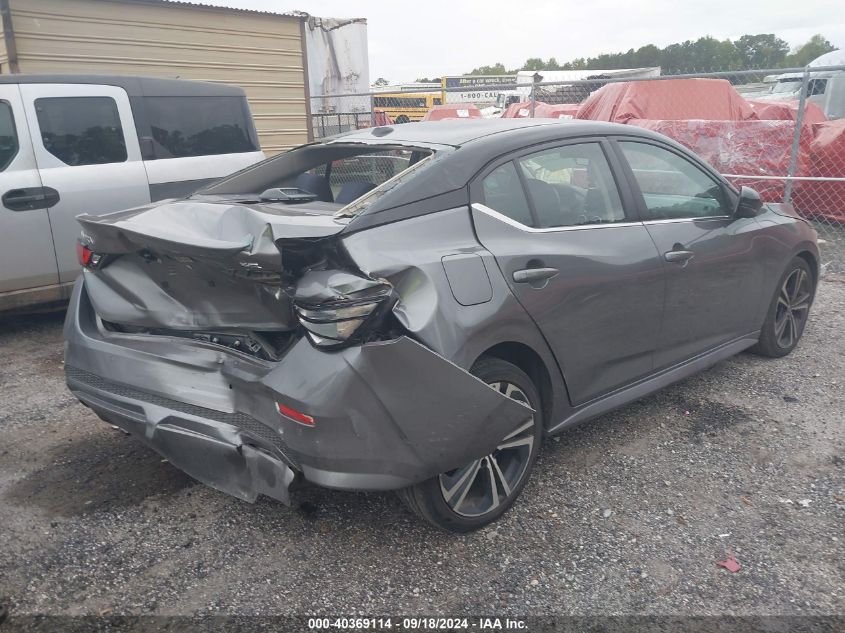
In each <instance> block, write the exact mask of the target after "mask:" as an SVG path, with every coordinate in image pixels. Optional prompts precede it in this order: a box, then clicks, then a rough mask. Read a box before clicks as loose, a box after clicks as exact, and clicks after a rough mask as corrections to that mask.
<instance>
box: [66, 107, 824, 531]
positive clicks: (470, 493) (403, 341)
mask: <svg viewBox="0 0 845 633" xmlns="http://www.w3.org/2000/svg"><path fill="white" fill-rule="evenodd" d="M79 221H80V222H81V223H82V226H83V234H82V237H81V239H80V243H79V246H78V253H79V258H80V262H81V263H82V265H83V266H84V274H83V275H82V277H81V278H80V280H79V281H78V282H77V284H76V287H75V291H74V295H73V299H72V302H71V306H70V310H69V312H68V317H67V323H66V327H65V336H66V339H67V343H66V363H65V367H66V372H67V382H68V386H69V387H70V389H71V390H72V391H73V392H74V394H75V395H76V396H77V397H78V398H79V399H80V400H81V401H82V402H83V403H85V404H86V405H88V406H89V407H90V408H91V409H92V410H93V411H94V412H95V413H96V414H97V415H99V416H100V417H101V418H103V419H104V420H106V421H108V422H110V423H111V424H114V425H117V426H119V427H121V428H123V429H125V430H126V431H128V432H129V433H131V434H133V435H134V436H135V437H137V438H138V439H139V440H140V441H142V442H144V443H146V444H147V445H149V446H150V447H151V448H153V449H154V450H156V451H158V452H159V453H161V454H162V455H163V456H165V457H166V458H167V459H168V460H169V461H170V462H171V463H172V464H174V465H175V466H177V467H178V468H181V469H183V470H184V471H185V472H187V473H188V474H190V475H191V476H193V477H195V478H196V479H198V480H200V481H202V482H205V483H206V484H208V485H210V486H213V487H214V488H217V489H219V490H222V491H224V492H227V493H230V494H232V495H235V496H237V497H239V498H241V499H244V500H246V501H254V500H255V499H256V497H257V496H258V495H259V494H263V495H267V496H269V497H272V498H274V499H278V500H280V501H282V502H284V503H287V504H289V503H290V492H289V488H290V486H291V484H292V483H294V482H295V481H298V480H304V481H308V482H311V483H313V484H317V485H321V486H326V487H330V488H338V489H352V490H389V489H392V490H397V491H398V492H399V494H400V496H401V497H402V498H403V499H404V500H405V501H406V503H407V505H408V506H409V507H410V508H411V510H413V511H414V512H416V513H417V514H418V515H419V516H421V517H422V518H424V519H426V520H428V521H430V522H431V523H433V524H435V525H437V526H440V527H442V528H445V529H448V530H454V531H461V532H464V531H469V530H474V529H477V528H479V527H481V526H484V525H487V524H489V523H490V522H491V521H494V520H495V519H496V518H498V517H499V516H501V515H502V513H504V512H505V511H506V510H507V509H508V508H509V507H510V506H511V505H512V504H513V502H514V500H515V499H516V498H517V497H518V495H519V494H520V492H521V490H522V489H523V487H524V486H525V483H526V480H527V479H528V477H529V475H530V473H531V470H532V469H533V467H534V464H535V461H536V458H537V452H538V450H539V448H540V444H541V441H542V440H543V438H544V437H546V436H548V435H550V434H554V433H558V432H560V431H562V430H564V429H566V428H568V427H571V426H572V425H575V424H578V423H580V422H583V421H585V420H588V419H590V418H593V417H595V416H598V415H601V414H602V413H605V412H607V411H609V410H611V409H613V408H615V407H618V406H620V405H623V404H625V403H627V402H630V401H632V400H634V399H637V398H640V397H642V396H644V395H646V394H648V393H651V392H653V391H655V390H657V389H660V388H661V387H663V386H665V385H667V384H669V383H671V382H674V381H676V380H679V379H682V378H684V377H686V376H689V375H691V374H694V373H695V372H698V371H700V370H702V369H704V368H705V367H708V366H710V365H712V364H714V363H716V362H718V361H720V360H722V359H724V358H726V357H728V356H730V355H732V354H736V353H738V352H740V351H742V350H745V349H747V348H752V349H753V350H754V351H756V352H759V353H761V354H764V355H767V356H783V355H785V354H788V353H789V352H790V351H791V350H792V349H793V348H794V347H795V346H796V345H797V344H798V341H799V339H800V337H801V334H802V331H803V329H804V326H805V324H806V322H807V317H808V313H809V310H810V305H811V303H812V301H813V296H814V292H815V288H816V281H817V278H818V275H819V266H818V261H819V258H818V249H817V245H816V234H815V232H814V231H813V229H812V228H811V227H810V225H809V224H808V223H807V222H805V221H804V220H803V219H801V218H800V217H798V216H797V215H796V214H795V213H794V212H793V210H792V209H791V208H790V207H788V206H784V205H766V204H763V203H761V201H760V198H759V196H757V195H756V194H755V192H754V191H753V190H750V189H747V188H743V189H741V190H737V189H735V188H734V187H733V186H732V185H731V184H729V183H728V182H726V181H725V180H724V179H723V178H722V177H721V176H720V175H719V174H718V173H716V172H714V171H713V169H712V168H710V167H709V166H708V165H707V164H706V163H704V162H702V161H701V160H700V159H698V158H697V157H696V156H694V155H693V154H691V153H690V152H689V151H688V150H686V149H684V148H683V147H681V146H679V145H678V144H676V143H674V142H672V141H670V140H668V139H666V138H665V137H662V136H660V135H657V134H654V133H651V132H647V131H644V130H639V129H636V128H634V127H631V126H622V125H613V124H605V123H596V122H586V121H568V122H557V121H550V120H518V119H517V120H513V119H511V120H474V121H443V122H436V123H435V122H432V123H420V124H409V125H402V126H397V127H396V128H392V127H377V128H373V129H370V130H362V131H357V132H352V133H350V134H346V135H342V136H338V137H335V138H331V139H327V140H324V141H321V142H318V143H312V144H309V145H305V146H302V147H300V148H297V149H294V150H292V151H290V152H286V153H284V154H281V155H279V156H276V157H274V158H271V159H268V160H266V161H264V162H262V163H259V164H258V165H255V166H253V167H250V168H247V169H246V170H244V171H242V172H239V173H237V174H235V175H233V176H231V177H229V178H227V179H225V180H223V181H220V182H219V183H217V184H215V185H213V186H211V187H209V188H207V189H205V190H203V191H201V192H199V193H197V194H195V195H193V196H191V197H189V198H187V199H184V200H179V201H170V202H165V203H159V204H154V205H150V206H147V207H142V208H139V209H133V210H130V211H124V212H120V213H116V214H112V215H109V216H105V217H97V218H94V217H87V216H80V217H79Z"/></svg>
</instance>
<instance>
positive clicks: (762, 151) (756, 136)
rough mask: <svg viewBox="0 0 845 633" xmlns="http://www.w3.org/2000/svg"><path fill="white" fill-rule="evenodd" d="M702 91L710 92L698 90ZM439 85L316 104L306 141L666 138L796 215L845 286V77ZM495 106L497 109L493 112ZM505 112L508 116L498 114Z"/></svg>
mask: <svg viewBox="0 0 845 633" xmlns="http://www.w3.org/2000/svg"><path fill="white" fill-rule="evenodd" d="M702 80H706V81H702ZM467 96H468V95H467V90H466V88H446V87H440V86H437V85H432V86H429V87H422V88H416V87H415V88H402V89H391V88H388V89H386V90H382V91H376V92H369V93H359V94H347V95H324V96H312V97H311V113H312V115H311V123H312V126H311V132H312V136H313V137H314V138H324V137H328V136H333V135H336V134H339V133H343V132H347V131H350V130H356V129H362V128H367V127H371V126H378V125H395V124H400V123H405V122H406V121H417V120H422V119H426V120H436V119H439V118H480V117H493V116H505V117H513V118H522V117H534V118H554V119H559V120H561V122H562V123H565V120H568V119H573V118H578V119H590V120H599V121H614V122H618V123H624V124H628V125H634V126H638V127H643V128H646V129H650V130H653V131H656V132H660V133H662V134H665V135H666V136H669V137H670V138H672V139H674V140H676V141H677V142H679V143H681V144H682V145H685V146H686V147H688V148H689V149H691V150H692V151H694V152H696V153H697V154H698V155H699V156H701V157H702V158H703V159H704V160H706V161H707V162H709V163H710V164H711V165H712V166H713V167H715V168H716V169H717V170H718V171H719V172H720V173H722V174H723V175H724V176H725V177H726V178H727V179H728V180H729V181H731V182H732V183H733V184H734V185H735V186H737V187H739V186H742V185H747V186H750V187H753V188H754V189H756V190H757V191H758V192H759V193H760V194H761V196H762V197H763V200H764V201H766V202H779V203H789V204H792V205H793V206H794V207H795V209H796V210H797V211H798V212H799V213H800V214H801V215H802V216H803V217H805V218H807V220H809V221H810V222H811V223H812V224H813V225H814V226H815V228H816V230H817V231H818V233H819V237H820V250H821V254H822V261H821V264H822V270H823V273H829V274H845V66H825V67H809V66H808V67H805V68H774V69H762V70H761V69H754V70H743V71H729V72H715V73H687V74H681V75H662V76H658V77H644V78H629V77H626V78H611V77H607V76H604V77H603V76H602V75H601V71H596V75H595V76H591V77H589V78H587V79H581V80H571V81H555V82H552V81H544V80H543V77H542V71H540V72H539V73H537V74H535V75H534V77H533V81H532V82H531V83H527V84H526V83H512V84H503V83H496V84H491V85H477V84H476V85H473V86H472V94H471V95H470V96H472V97H475V99H474V101H472V102H468V101H467ZM496 100H498V104H497V103H496ZM501 106H505V107H501Z"/></svg>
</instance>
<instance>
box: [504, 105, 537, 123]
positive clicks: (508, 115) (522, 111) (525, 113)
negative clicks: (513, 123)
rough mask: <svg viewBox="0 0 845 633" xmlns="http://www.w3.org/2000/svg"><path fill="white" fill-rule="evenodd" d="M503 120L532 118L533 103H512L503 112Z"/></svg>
mask: <svg viewBox="0 0 845 633" xmlns="http://www.w3.org/2000/svg"><path fill="white" fill-rule="evenodd" d="M501 116H502V118H503V119H527V118H528V117H530V116H531V102H530V101H523V102H522V103H512V104H510V105H509V106H508V107H507V108H505V111H504V112H502V115H501Z"/></svg>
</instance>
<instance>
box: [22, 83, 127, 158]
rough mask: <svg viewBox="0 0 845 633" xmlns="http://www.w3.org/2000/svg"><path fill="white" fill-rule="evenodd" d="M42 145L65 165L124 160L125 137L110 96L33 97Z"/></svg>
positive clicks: (114, 104)
mask: <svg viewBox="0 0 845 633" xmlns="http://www.w3.org/2000/svg"><path fill="white" fill-rule="evenodd" d="M35 113H36V115H37V116H38V127H39V129H40V130H41V142H42V143H43V144H44V149H46V150H47V151H48V152H50V153H51V154H52V155H53V156H55V157H56V158H58V159H59V160H60V161H62V162H63V163H65V164H66V165H71V166H73V167H77V166H81V165H102V164H105V163H122V162H124V161H125V160H126V139H125V138H124V136H123V128H122V127H121V125H120V115H119V114H118V112H117V104H116V103H115V101H114V99H112V98H111V97H44V98H41V99H36V100H35Z"/></svg>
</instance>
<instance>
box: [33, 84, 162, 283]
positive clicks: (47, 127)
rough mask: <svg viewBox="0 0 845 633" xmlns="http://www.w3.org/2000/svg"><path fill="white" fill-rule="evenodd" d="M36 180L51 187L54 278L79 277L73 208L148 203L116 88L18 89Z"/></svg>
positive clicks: (126, 110) (98, 211) (131, 126)
mask: <svg viewBox="0 0 845 633" xmlns="http://www.w3.org/2000/svg"><path fill="white" fill-rule="evenodd" d="M20 90H21V95H22V97H23V102H24V108H25V110H26V116H27V120H28V122H29V129H30V131H31V133H32V145H33V148H34V151H35V160H36V163H37V165H38V170H39V173H40V176H41V182H42V184H43V185H44V186H45V187H49V188H52V189H54V190H55V191H56V192H58V195H59V200H58V202H57V203H56V204H54V205H53V206H52V207H50V210H49V212H48V215H49V218H50V224H51V226H52V229H53V243H54V245H55V249H56V260H57V262H58V269H59V281H60V282H61V283H65V282H69V281H73V280H74V279H75V278H76V276H77V275H78V274H79V265H78V263H77V261H76V238H77V237H78V236H79V232H80V230H81V227H80V226H79V224H78V223H77V222H76V219H75V218H76V216H77V215H79V214H80V213H88V214H91V215H102V214H104V213H108V212H110V211H119V210H121V209H127V208H130V207H136V206H139V205H142V204H147V203H149V202H150V189H149V185H148V183H147V175H146V171H145V170H144V163H143V162H142V161H141V151H140V148H139V145H138V134H137V132H136V131H135V123H134V120H133V117H132V109H131V107H130V105H129V96H128V95H127V94H126V91H125V90H124V89H123V88H118V87H116V86H98V85H87V84H25V85H22V86H21V87H20Z"/></svg>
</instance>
